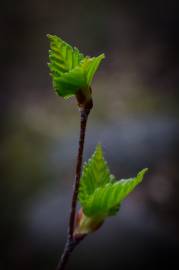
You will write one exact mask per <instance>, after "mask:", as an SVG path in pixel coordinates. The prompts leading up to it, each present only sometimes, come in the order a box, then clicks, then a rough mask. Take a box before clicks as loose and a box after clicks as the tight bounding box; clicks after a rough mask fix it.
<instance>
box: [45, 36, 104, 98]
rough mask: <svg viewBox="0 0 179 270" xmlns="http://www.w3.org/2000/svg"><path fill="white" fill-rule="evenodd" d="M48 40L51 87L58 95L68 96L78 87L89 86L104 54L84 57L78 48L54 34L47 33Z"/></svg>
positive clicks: (73, 93) (74, 92) (77, 89)
mask: <svg viewBox="0 0 179 270" xmlns="http://www.w3.org/2000/svg"><path fill="white" fill-rule="evenodd" d="M47 37H48V39H49V40H50V50H49V60H50V63H49V64H48V66H49V69H50V72H51V73H50V75H51V76H52V83H53V88H54V89H55V90H56V92H57V93H58V95H60V96H62V97H64V98H68V97H70V96H73V95H75V94H76V93H77V92H78V91H79V90H80V89H87V88H89V87H90V85H91V82H92V79H93V77H94V74H95V72H96V71H97V69H98V67H99V65H100V62H101V60H102V59H103V58H104V54H101V55H99V56H98V57H92V58H91V57H88V56H86V57H84V55H83V54H82V53H80V52H79V50H78V49H77V48H76V47H74V48H72V47H71V46H70V45H69V44H68V43H66V42H65V41H63V40H62V39H61V38H59V37H57V36H56V35H47Z"/></svg>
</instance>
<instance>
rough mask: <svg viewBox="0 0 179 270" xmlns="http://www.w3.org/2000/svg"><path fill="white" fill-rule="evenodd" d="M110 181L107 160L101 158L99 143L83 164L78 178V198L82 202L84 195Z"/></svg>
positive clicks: (84, 198) (90, 193)
mask: <svg viewBox="0 0 179 270" xmlns="http://www.w3.org/2000/svg"><path fill="white" fill-rule="evenodd" d="M110 181H111V177H110V172H109V168H108V165H107V162H106V161H105V160H104V158H103V151H102V147H101V145H100V144H99V145H97V147H96V150H95V152H94V154H93V155H92V157H91V159H89V160H88V162H87V163H85V164H84V167H83V172H82V176H81V180H80V189H79V200H80V202H81V203H82V202H83V201H85V200H86V197H88V196H89V195H92V194H93V193H94V192H95V190H96V189H97V188H98V187H102V186H104V185H105V184H107V183H109V182H110Z"/></svg>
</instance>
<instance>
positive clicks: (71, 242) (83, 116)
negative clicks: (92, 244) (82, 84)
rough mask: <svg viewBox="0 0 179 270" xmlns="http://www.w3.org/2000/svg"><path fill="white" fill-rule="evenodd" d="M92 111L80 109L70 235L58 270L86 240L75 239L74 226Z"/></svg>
mask: <svg viewBox="0 0 179 270" xmlns="http://www.w3.org/2000/svg"><path fill="white" fill-rule="evenodd" d="M90 110H91V107H81V108H80V138H79V146H78V155H77V163H76V173H75V183H74V188H73V196H72V202H71V208H70V219H69V226H68V235H67V241H66V245H65V248H64V251H63V254H62V256H61V259H60V261H59V263H58V265H57V268H56V270H63V269H64V267H65V265H66V263H67V262H68V259H69V257H70V254H71V253H72V251H73V249H74V248H75V247H76V246H77V244H78V243H79V242H80V241H81V240H82V239H83V238H84V237H81V238H79V239H74V237H73V232H74V225H75V217H76V206H77V199H78V190H79V184H80V177H81V168H82V161H83V149H84V141H85V133H86V124H87V120H88V115H89V113H90Z"/></svg>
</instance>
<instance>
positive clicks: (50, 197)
mask: <svg viewBox="0 0 179 270" xmlns="http://www.w3.org/2000/svg"><path fill="white" fill-rule="evenodd" d="M0 12H1V16H0V21H1V24H0V26H1V42H0V48H1V67H0V69H1V72H0V73H1V75H2V76H1V77H2V78H1V96H0V111H1V113H0V119H1V135H0V136H1V151H0V161H1V170H0V172H1V178H0V179H1V182H0V183H1V184H0V245H1V253H0V269H2V270H10V269H14V270H16V269H18V270H22V269H23V270H24V269H25V270H39V269H43V270H52V269H55V266H56V263H57V260H58V258H59V255H60V254H61V252H62V250H63V246H64V243H65V239H66V230H67V229H66V228H67V223H68V216H69V205H70V198H71V193H72V182H73V179H74V170H75V158H76V151H77V141H78V134H79V113H78V110H77V108H76V101H75V99H73V98H72V99H71V100H69V101H65V100H63V99H62V98H60V97H58V96H57V95H55V94H54V92H53V90H52V84H51V79H50V77H49V74H48V73H49V71H48V68H47V64H46V63H47V62H48V49H49V43H48V40H47V38H46V34H47V33H51V34H57V35H59V36H60V37H61V38H63V39H64V40H65V41H67V42H69V43H70V44H72V45H74V46H77V47H78V48H79V49H80V50H81V51H82V52H84V53H85V54H87V55H91V56H93V55H98V54H99V53H102V52H104V53H105V55H106V59H105V60H104V61H103V63H102V65H101V67H100V69H99V71H98V72H97V74H96V77H95V80H94V82H93V85H92V88H93V97H94V109H93V111H92V113H91V115H90V118H89V122H88V133H87V137H86V143H85V147H86V148H85V154H84V159H85V160H87V159H88V158H89V156H90V155H91V154H92V152H93V151H94V148H95V146H96V144H97V143H98V142H101V143H102V145H103V148H104V153H105V157H106V159H107V160H108V163H109V165H110V168H111V171H112V173H113V174H115V175H116V176H117V177H118V178H119V179H120V178H128V177H130V176H135V175H136V173H137V172H138V171H139V170H141V169H142V168H144V167H148V168H149V173H148V174H147V176H146V177H145V179H144V181H143V183H142V184H141V185H140V186H139V187H138V188H137V189H136V190H135V192H133V193H132V194H131V196H130V197H129V198H128V199H126V201H125V202H124V203H123V205H122V207H121V210H120V214H119V215H117V216H116V217H113V218H110V219H109V220H108V221H106V222H105V224H104V225H103V227H102V228H101V229H100V230H99V231H97V232H96V233H95V234H93V235H90V236H89V237H87V238H86V239H85V240H84V241H83V242H82V243H81V245H80V246H79V247H78V248H77V249H76V250H75V252H74V253H73V255H72V257H71V259H70V262H69V264H68V267H67V269H69V270H72V269H79V270H80V269H104V270H108V269H127V270H128V269H129V270H130V269H145V270H146V269H151V268H153V269H157V268H158V267H164V266H168V268H169V269H171V268H172V264H173V263H174V262H175V260H176V259H178V248H179V179H178V166H179V154H178V146H179V120H178V116H179V106H178V98H179V92H178V86H179V83H178V75H179V73H178V68H179V53H178V51H179V39H178V36H179V31H178V28H179V16H178V14H179V7H178V1H172V0H170V1H168V0H166V1H159V0H155V1H152V0H151V1H144V0H143V1H128V0H125V1H120V0H119V1H113V0H110V1H105V0H103V1H102V0H98V1H87V0H76V1H72V0H71V1H70V0H69V1H67V0H66V1H63V0H58V1H57V0H43V1H38V0H31V1H27V0H23V1H21V0H19V1H8V0H7V1H1V8H0ZM175 267H176V266H175Z"/></svg>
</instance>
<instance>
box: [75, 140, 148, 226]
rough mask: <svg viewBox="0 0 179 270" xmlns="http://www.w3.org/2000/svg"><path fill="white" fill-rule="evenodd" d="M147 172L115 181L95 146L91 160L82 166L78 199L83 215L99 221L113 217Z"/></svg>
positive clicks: (98, 146)
mask: <svg viewBox="0 0 179 270" xmlns="http://www.w3.org/2000/svg"><path fill="white" fill-rule="evenodd" d="M147 170H148V169H147V168H145V169H143V170H141V171H140V172H139V173H138V174H137V176H136V177H134V178H129V179H126V180H124V179H122V180H120V181H117V180H116V178H115V177H114V176H113V175H111V174H110V171H109V167H108V165H107V162H106V161H105V159H104V157H103V151H102V147H101V145H100V144H99V145H97V147H96V150H95V152H94V154H93V155H92V157H91V159H89V160H88V162H87V163H85V164H84V167H83V172H82V176H81V181H80V188H79V195H78V198H79V201H80V204H81V207H82V209H83V212H84V215H85V216H86V217H90V218H95V219H96V218H97V219H98V220H100V221H102V220H104V219H105V218H106V217H108V216H112V215H115V214H116V213H117V211H118V210H119V207H120V205H121V203H122V201H123V200H124V199H125V198H126V197H127V196H128V195H129V193H130V192H132V191H133V189H134V188H135V187H136V186H137V185H138V184H139V183H141V181H142V179H143V177H144V175H145V173H146V172H147Z"/></svg>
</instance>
